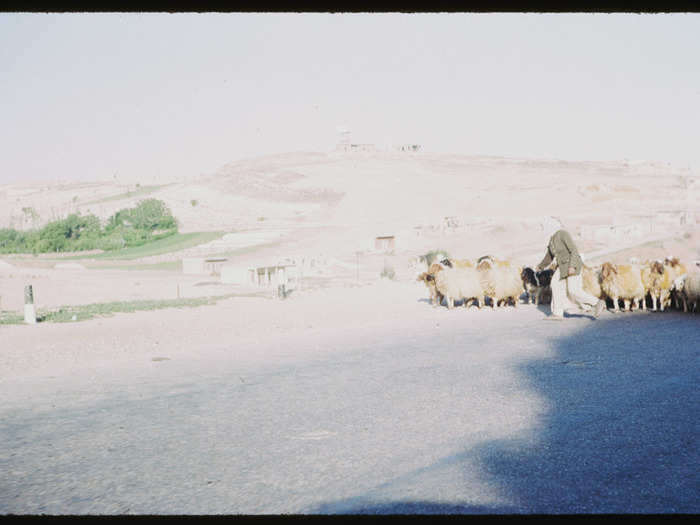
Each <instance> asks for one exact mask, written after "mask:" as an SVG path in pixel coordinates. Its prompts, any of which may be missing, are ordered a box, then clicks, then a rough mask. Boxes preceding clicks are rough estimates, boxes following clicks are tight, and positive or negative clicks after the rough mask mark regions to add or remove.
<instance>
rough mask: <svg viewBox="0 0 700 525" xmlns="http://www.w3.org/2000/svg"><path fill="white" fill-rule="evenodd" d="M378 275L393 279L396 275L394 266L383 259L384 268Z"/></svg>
mask: <svg viewBox="0 0 700 525" xmlns="http://www.w3.org/2000/svg"><path fill="white" fill-rule="evenodd" d="M380 277H382V278H384V277H386V278H387V279H392V280H393V279H394V277H396V272H395V271H394V267H393V266H391V265H389V264H387V262H386V261H384V268H383V269H382V273H381V274H380Z"/></svg>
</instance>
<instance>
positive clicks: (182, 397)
mask: <svg viewBox="0 0 700 525" xmlns="http://www.w3.org/2000/svg"><path fill="white" fill-rule="evenodd" d="M430 315H432V316H433V317H431V319H438V321H435V322H434V326H432V325H431V326H432V328H431V329H430V330H428V329H426V325H425V324H423V325H421V326H419V327H418V326H417V327H416V328H415V329H410V330H404V331H403V332H396V331H395V330H393V329H392V327H391V326H387V327H385V328H384V329H383V330H371V331H367V332H364V331H363V329H362V327H351V328H352V333H353V336H352V337H349V336H348V335H347V333H344V334H340V333H339V334H338V335H337V336H336V337H332V336H331V337H326V338H323V339H318V340H311V341H310V340H309V339H308V338H306V339H294V338H290V339H288V340H285V341H281V340H280V341H278V342H277V344H278V345H280V346H282V345H284V346H285V355H287V356H293V355H294V354H295V352H294V350H295V345H318V347H319V352H318V353H309V352H308V351H306V352H299V354H300V355H301V356H302V357H300V358H298V359H295V358H293V357H292V358H287V359H280V360H274V361H265V360H260V361H258V362H250V363H248V364H245V365H243V364H241V365H235V364H232V363H231V362H227V363H224V364H221V365H220V366H212V365H211V363H208V364H207V363H204V362H201V363H198V362H196V361H193V362H192V363H185V364H182V363H180V364H179V365H178V363H176V362H175V361H165V360H164V361H163V362H162V363H159V366H162V367H163V368H162V370H164V371H165V372H164V373H163V374H162V375H161V376H160V378H159V380H158V381H157V382H156V381H154V382H143V381H140V380H139V378H138V377H120V378H117V379H115V380H114V381H113V382H112V383H110V385H109V386H105V387H104V388H103V389H102V390H100V391H99V393H96V394H94V395H92V396H91V397H90V401H89V402H85V401H84V392H81V391H79V389H77V388H75V389H74V390H70V389H61V388H59V387H56V388H55V391H54V392H48V391H47V393H46V394H41V395H37V396H35V397H34V398H32V399H31V400H30V401H28V402H27V404H26V406H23V407H18V406H16V405H12V406H11V407H10V408H7V407H6V408H4V409H2V408H0V416H1V419H0V435H1V436H2V447H1V449H0V471H1V472H2V476H0V512H2V513H5V514H7V513H31V514H34V513H49V514H63V513H70V514H119V513H147V514H154V513H155V514H216V513H227V514H239V513H242V514H257V513H266V514H269V513H273V514H279V513H469V514H475V513H589V512H592V513H599V512H605V513H608V512H613V513H628V512H635V513H657V512H661V513H676V512H682V513H697V512H699V511H700V497H699V496H700V483H699V481H700V476H699V475H698V466H699V465H700V463H699V461H698V460H699V459H700V448H699V447H698V435H699V433H698V420H699V419H700V418H698V415H699V414H698V407H699V406H700V403H699V401H700V399H699V397H700V396H699V394H698V384H699V383H700V381H699V379H700V374H699V372H698V364H699V363H698V355H699V354H700V317H698V316H693V315H683V314H680V313H672V312H669V313H664V314H650V313H634V314H625V315H618V316H614V315H612V314H609V313H606V314H604V316H603V318H602V319H601V320H599V321H590V320H589V319H587V318H585V317H580V318H572V319H570V320H568V321H565V322H560V323H551V322H543V321H541V318H542V313H541V312H538V311H537V310H536V309H535V308H534V307H530V308H526V307H523V308H519V309H518V311H517V312H515V311H513V310H512V309H511V310H510V311H504V312H475V313H473V314H472V313H471V312H460V311H453V312H447V311H445V312H440V313H439V314H438V313H434V312H433V313H431V314H430ZM495 316H500V317H499V320H498V322H497V323H496V322H492V320H493V319H494V318H495ZM431 322H432V321H431ZM322 349H327V350H328V351H320V350H322ZM264 350H265V349H264V348H261V349H260V351H261V352H263V351H264ZM307 350H308V349H307ZM231 351H232V352H235V351H236V349H235V346H234V345H232V347H231ZM167 367H171V368H170V369H168V368H167ZM168 370H171V371H170V372H168ZM43 388H44V390H46V386H45V385H44V386H43ZM42 392H43V390H42Z"/></svg>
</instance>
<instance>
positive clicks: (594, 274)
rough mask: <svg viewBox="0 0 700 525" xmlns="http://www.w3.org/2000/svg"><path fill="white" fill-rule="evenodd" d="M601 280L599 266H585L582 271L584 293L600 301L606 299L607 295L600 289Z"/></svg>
mask: <svg viewBox="0 0 700 525" xmlns="http://www.w3.org/2000/svg"><path fill="white" fill-rule="evenodd" d="M600 280H601V276H600V267H599V266H596V267H593V268H592V267H590V266H586V265H585V264H584V265H583V268H582V269H581V282H582V288H583V291H584V292H587V293H589V294H591V295H592V296H594V297H597V298H598V299H604V298H605V293H603V289H602V288H601V287H600Z"/></svg>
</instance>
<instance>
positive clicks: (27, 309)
mask: <svg viewBox="0 0 700 525" xmlns="http://www.w3.org/2000/svg"><path fill="white" fill-rule="evenodd" d="M24 322H25V323H28V324H36V310H35V309H34V290H32V285H31V284H28V285H26V286H25V287H24Z"/></svg>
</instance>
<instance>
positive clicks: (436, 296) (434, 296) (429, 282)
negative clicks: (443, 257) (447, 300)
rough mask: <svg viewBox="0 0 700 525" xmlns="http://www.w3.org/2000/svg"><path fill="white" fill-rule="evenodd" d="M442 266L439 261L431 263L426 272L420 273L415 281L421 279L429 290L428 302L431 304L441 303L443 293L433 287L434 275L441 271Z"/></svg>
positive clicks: (437, 304) (438, 304)
mask: <svg viewBox="0 0 700 525" xmlns="http://www.w3.org/2000/svg"><path fill="white" fill-rule="evenodd" d="M443 269H444V267H443V266H442V265H441V264H439V263H433V264H431V265H430V268H428V271H427V272H423V273H421V274H420V275H419V276H418V278H417V279H416V280H417V281H423V282H424V283H425V286H426V287H427V288H428V290H429V291H430V304H432V305H433V306H440V305H441V304H442V299H443V295H442V294H441V293H440V292H439V291H438V290H437V288H436V287H435V276H436V275H437V274H438V273H439V272H441V271H442V270H443Z"/></svg>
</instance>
